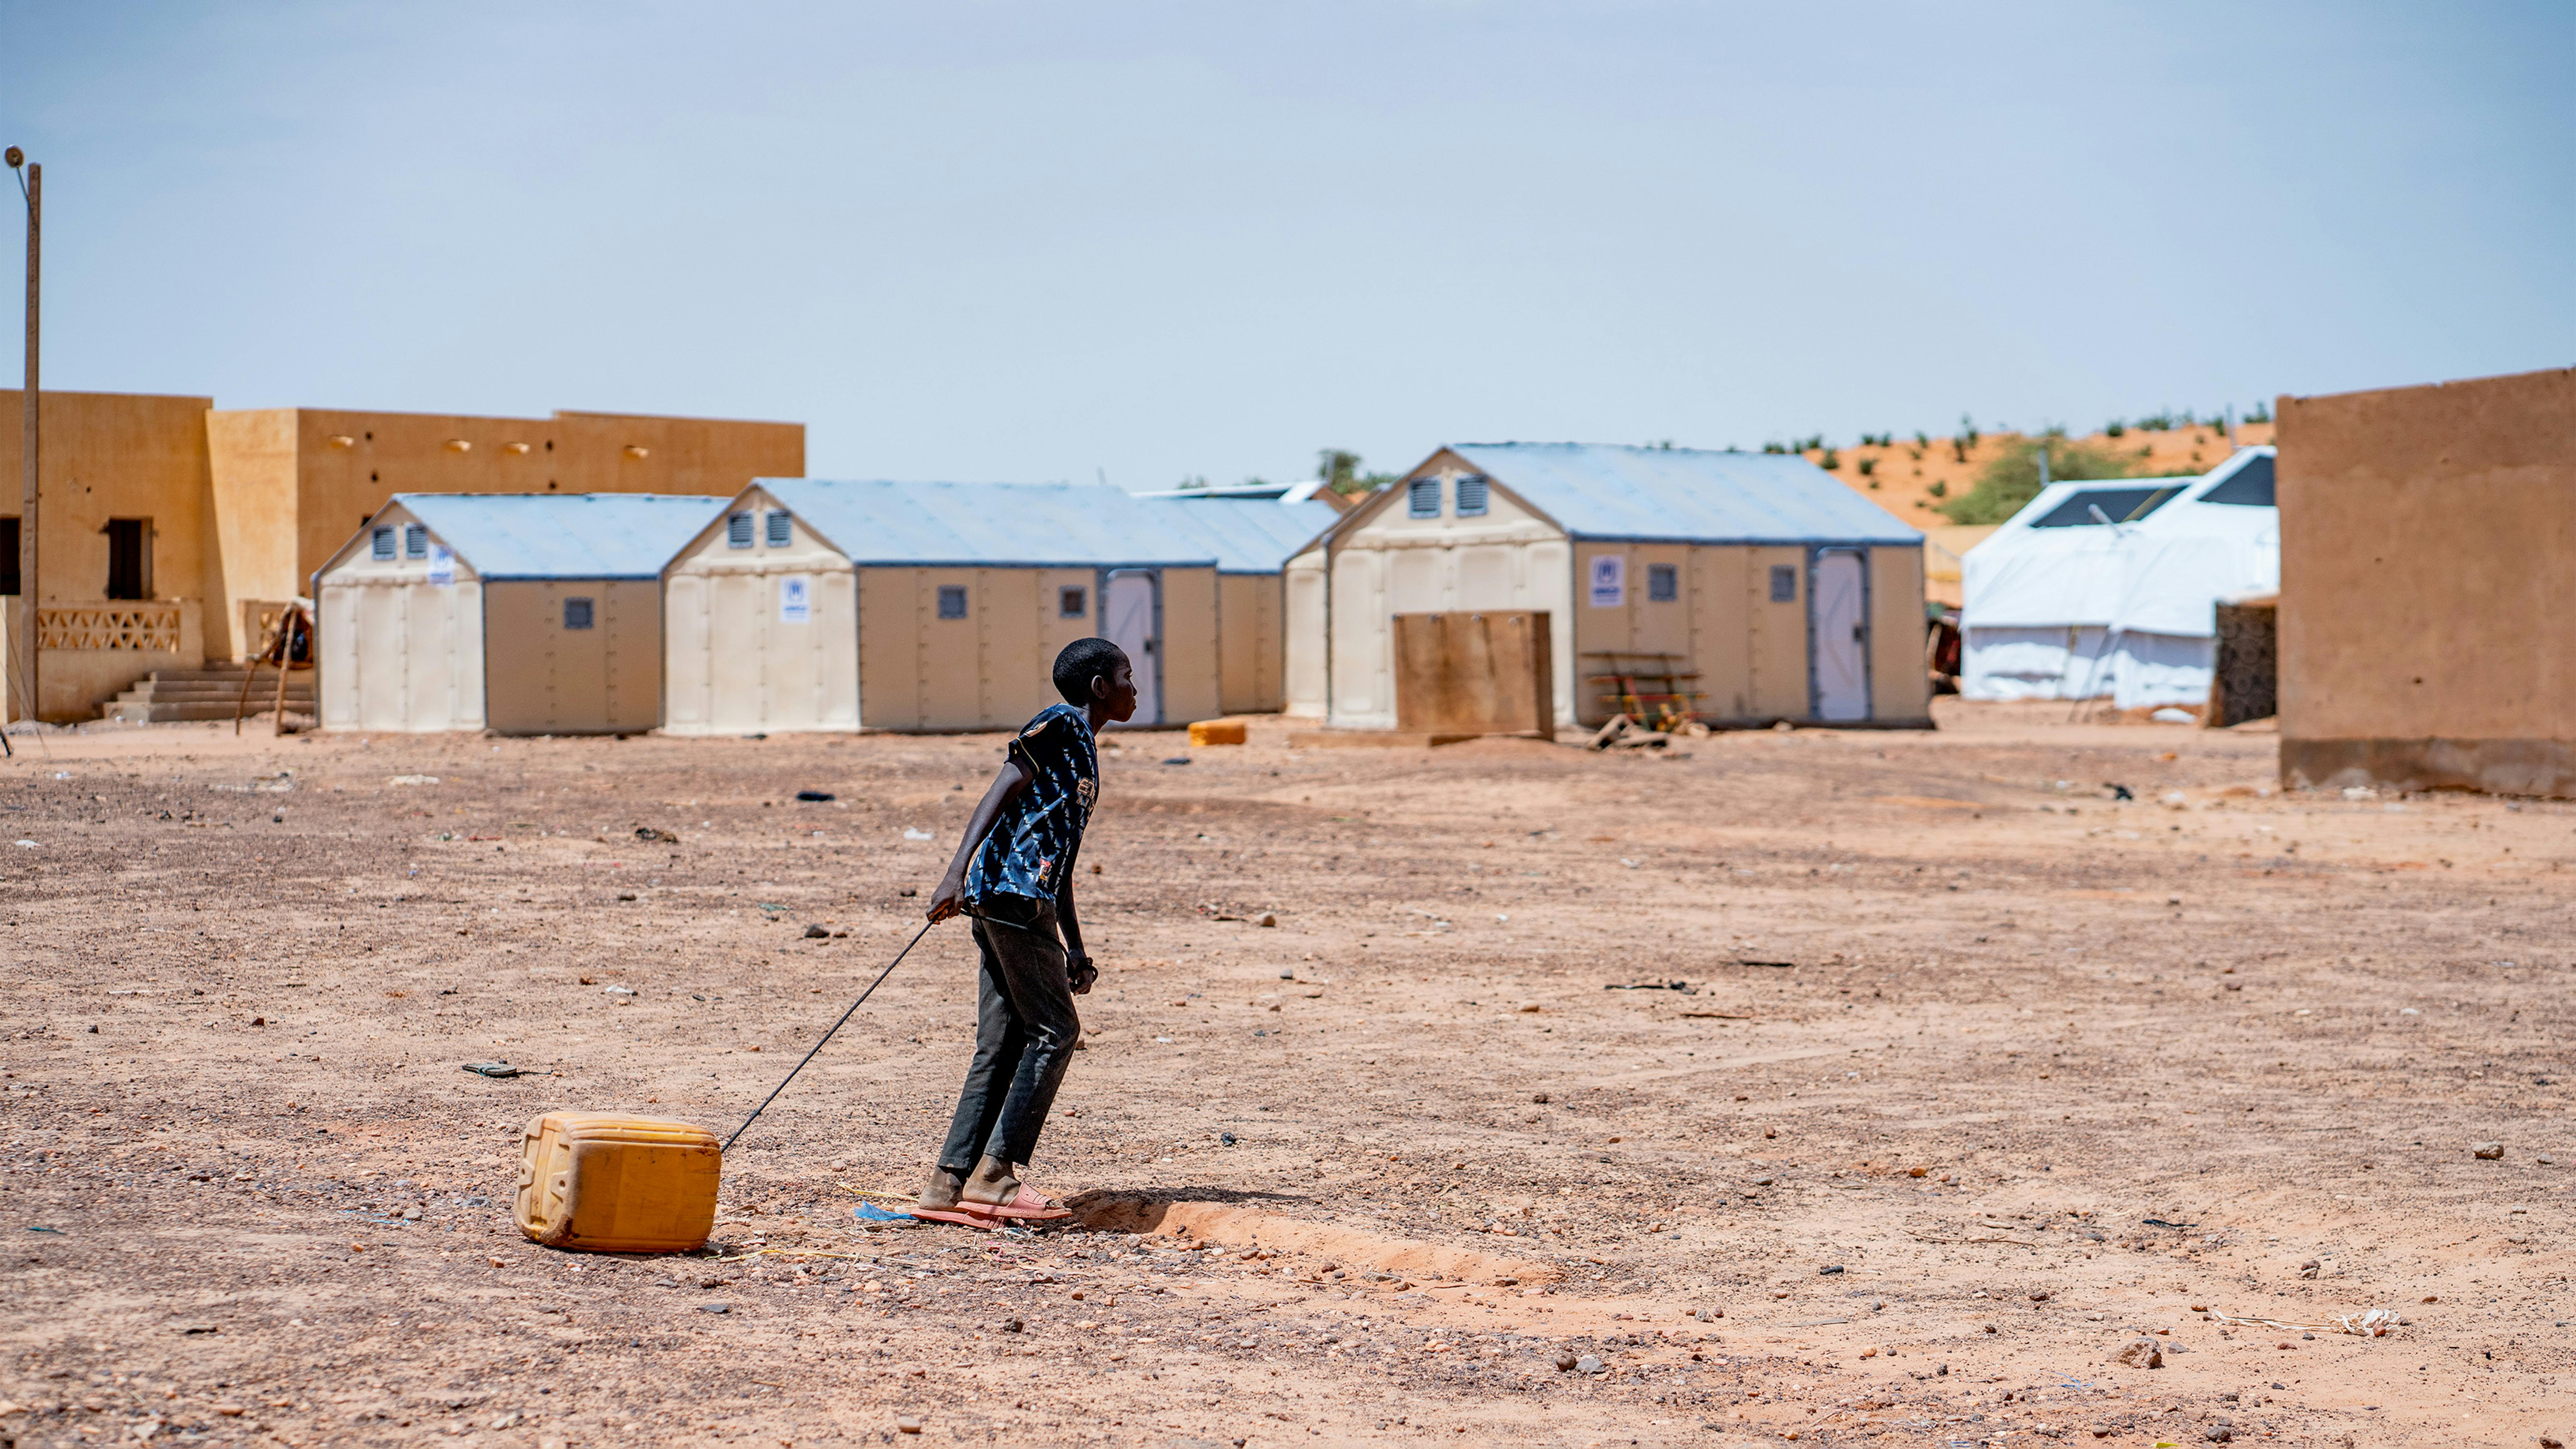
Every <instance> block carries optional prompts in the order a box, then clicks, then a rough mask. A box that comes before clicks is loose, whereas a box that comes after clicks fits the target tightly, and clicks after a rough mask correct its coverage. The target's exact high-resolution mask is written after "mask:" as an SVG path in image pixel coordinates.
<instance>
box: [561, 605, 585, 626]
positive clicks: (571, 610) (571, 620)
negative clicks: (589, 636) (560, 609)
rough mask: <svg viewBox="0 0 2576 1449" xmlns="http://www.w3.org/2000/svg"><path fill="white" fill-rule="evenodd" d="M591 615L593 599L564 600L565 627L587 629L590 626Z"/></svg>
mask: <svg viewBox="0 0 2576 1449" xmlns="http://www.w3.org/2000/svg"><path fill="white" fill-rule="evenodd" d="M590 616H591V601H590V600H588V599H566V600H564V627H565V628H567V629H587V628H589V627H590Z"/></svg>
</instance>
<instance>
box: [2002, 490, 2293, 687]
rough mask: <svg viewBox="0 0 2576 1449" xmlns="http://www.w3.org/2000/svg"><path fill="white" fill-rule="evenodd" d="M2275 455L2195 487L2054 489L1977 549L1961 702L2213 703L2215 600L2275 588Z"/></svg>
mask: <svg viewBox="0 0 2576 1449" xmlns="http://www.w3.org/2000/svg"><path fill="white" fill-rule="evenodd" d="M2272 468H2273V450H2272V449H2270V448H2243V449H2239V450H2238V451H2237V453H2236V456H2234V457H2232V458H2230V459H2228V460H2227V461H2226V462H2225V463H2222V464H2220V465H2219V466H2218V467H2217V468H2215V469H2213V470H2212V471H2210V472H2208V473H2206V474H2203V475H2202V476H2200V477H2198V478H2123V479H2113V480H2096V481H2088V482H2080V483H2056V484H2051V485H2050V486H2049V487H2047V488H2046V489H2043V490H2042V491H2041V492H2040V495H2039V496H2038V497H2037V498H2034V499H2032V500H2031V501H2030V503H2029V505H2028V506H2026V507H2024V508H2023V509H2022V510H2021V512H2019V513H2016V514H2014V515H2013V517H2012V519H2011V521H2010V522H2007V523H2006V524H2004V525H2003V526H2002V527H2001V528H1999V529H1997V530H1995V533H1994V535H1993V536H1992V537H1991V538H1988V539H1987V540H1986V541H1985V542H1984V543H1981V544H1979V545H1977V546H1976V547H1975V548H1974V549H1971V550H1969V552H1968V555H1967V559H1966V571H1965V578H1964V580H1963V585H1964V589H1965V594H1966V601H1967V603H1966V608H1965V610H1964V619H1963V621H1962V624H1961V630H1960V643H1961V646H1962V658H1961V663H1960V674H1959V692H1960V693H1961V694H1963V695H1965V696H1966V697H1968V698H1970V699H2091V698H2097V697H2099V696H2102V695H2109V696H2110V697H2111V699H2112V702H2113V703H2114V704H2116V705H2118V706H2119V707H2120V708H2122V709H2137V708H2143V707H2147V706H2153V705H2166V704H2198V703H2200V702H2202V701H2203V700H2205V699H2207V698H2208V696H2209V681H2210V671H2211V669H2212V668H2213V667H2214V665H2215V659H2216V654H2215V651H2216V648H2217V619H2216V606H2217V601H2218V600H2219V599H2221V598H2223V597H2225V596H2227V595H2231V594H2238V593H2245V592H2248V591H2256V590H2269V589H2277V588H2279V587H2280V582H2281V524H2280V513H2279V510H2277V509H2275V508H2274V507H2273V506H2272Z"/></svg>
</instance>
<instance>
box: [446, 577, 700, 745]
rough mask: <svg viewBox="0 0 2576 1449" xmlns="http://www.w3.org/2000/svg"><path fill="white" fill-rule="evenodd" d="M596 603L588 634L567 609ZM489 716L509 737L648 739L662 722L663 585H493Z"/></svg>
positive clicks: (486, 614)
mask: <svg viewBox="0 0 2576 1449" xmlns="http://www.w3.org/2000/svg"><path fill="white" fill-rule="evenodd" d="M576 599H587V600H589V601H590V606H591V607H590V617H591V624H590V627H589V628H587V629H571V628H567V627H565V609H566V605H567V604H568V603H569V602H570V601H572V600H576ZM483 619H484V632H485V644H484V675H483V680H484V685H483V689H484V696H483V697H484V713H485V718H486V719H487V721H488V723H489V727H490V728H491V729H492V730H493V731H495V732H496V733H499V734H505V735H598V734H641V733H643V732H644V731H646V730H649V729H652V728H653V727H654V726H655V725H657V724H659V723H660V722H661V714H662V589H661V585H660V583H659V582H658V581H656V580H653V579H503V580H495V581H492V582H487V583H485V584H484V585H483Z"/></svg>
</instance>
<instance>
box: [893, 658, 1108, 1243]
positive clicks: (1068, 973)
mask: <svg viewBox="0 0 2576 1449" xmlns="http://www.w3.org/2000/svg"><path fill="white" fill-rule="evenodd" d="M1055 688H1056V692H1057V693H1058V694H1061V695H1063V696H1064V698H1065V702H1064V703H1063V704H1051V705H1048V706H1047V707H1046V708H1045V709H1043V710H1040V711H1039V712H1038V715H1037V717H1036V718H1035V719H1032V720H1030V721H1029V723H1028V725H1027V727H1026V728H1024V729H1022V730H1021V731H1020V734H1019V738H1017V739H1015V740H1013V741H1011V752H1010V759H1009V760H1008V761H1006V762H1005V763H1004V764H1003V766H1002V772H1001V773H1000V774H999V775H996V776H995V777H994V778H993V788H991V789H990V790H987V791H985V792H984V799H983V802H982V803H981V804H979V805H977V806H976V807H975V814H974V816H973V818H971V819H969V820H968V821H967V822H966V838H965V840H964V841H962V842H961V843H960V844H959V845H958V847H957V858H956V859H955V860H953V861H951V862H949V866H948V874H947V875H946V876H944V877H942V878H941V879H940V882H939V889H938V891H937V892H936V893H934V894H933V895H932V896H931V898H930V919H932V920H933V921H944V920H946V919H948V918H949V917H950V916H953V915H957V914H959V913H960V912H963V913H964V914H966V915H969V916H972V917H974V918H975V925H974V932H975V947H976V950H977V951H978V952H979V953H980V954H981V956H982V957H983V970H982V984H981V987H980V989H979V992H978V996H979V1000H978V1002H977V1006H976V1012H975V1060H974V1064H973V1065H971V1066H969V1067H968V1068H967V1069H966V1086H965V1089H964V1090H963V1091H961V1092H960V1093H959V1094H958V1097H957V1115H956V1118H955V1120H954V1121H953V1122H951V1123H950V1124H949V1128H948V1141H947V1143H946V1145H944V1146H942V1147H941V1148H940V1150H939V1161H938V1164H937V1165H936V1166H934V1167H933V1168H931V1170H930V1180H929V1182H928V1183H926V1184H924V1185H923V1187H922V1189H921V1204H920V1206H919V1207H918V1208H917V1209H916V1210H915V1213H914V1215H915V1216H917V1217H925V1218H936V1219H938V1220H940V1221H942V1222H952V1223H964V1224H966V1225H968V1226H970V1227H987V1228H989V1227H992V1226H994V1225H995V1224H996V1223H998V1222H1000V1221H1003V1220H1005V1219H1055V1218H1064V1217H1070V1216H1072V1214H1071V1212H1070V1211H1069V1210H1068V1209H1066V1208H1065V1207H1064V1206H1063V1205H1061V1204H1059V1203H1055V1202H1051V1201H1049V1200H1047V1199H1046V1198H1043V1197H1040V1196H1039V1195H1038V1194H1036V1193H1033V1192H1030V1191H1029V1190H1028V1189H1026V1188H1024V1187H1022V1186H1021V1184H1020V1179H1019V1175H1018V1174H1019V1171H1020V1169H1021V1168H1022V1167H1024V1166H1025V1165H1026V1164H1027V1162H1028V1160H1029V1157H1030V1155H1031V1154H1032V1153H1033V1152H1034V1151H1035V1150H1036V1148H1037V1144H1038V1132H1039V1130H1040V1129H1041V1128H1043V1127H1044V1126H1045V1125H1046V1116H1047V1110H1048V1108H1049V1107H1051V1106H1053V1105H1054V1103H1055V1092H1056V1087H1057V1085H1058V1084H1059V1083H1061V1082H1062V1081H1063V1080H1064V1069H1065V1067H1066V1066H1067V1065H1068V1064H1069V1062H1070V1060H1071V1054H1072V1052H1073V1044H1074V1043H1075V1042H1076V1041H1077V1040H1079V1039H1080V1038H1081V1035H1082V1022H1081V1020H1080V1019H1079V1018H1078V1017H1077V1016H1075V1014H1074V1008H1073V998H1075V997H1076V996H1080V995H1082V994H1084V993H1085V992H1088V991H1089V990H1091V983H1092V982H1093V981H1094V980H1095V979H1097V978H1098V976H1099V974H1100V973H1099V972H1098V971H1097V970H1095V969H1094V968H1093V966H1092V964H1091V958H1090V957H1089V956H1087V955H1085V954H1083V950H1082V923H1081V922H1080V921H1079V920H1077V919H1075V917H1074V911H1073V865H1074V859H1075V857H1077V856H1079V855H1080V854H1081V853H1082V830H1083V827H1084V826H1085V825H1086V824H1088V823H1089V822H1090V819H1091V804H1092V801H1093V800H1094V798H1096V797H1097V796H1098V794H1099V790H1100V756H1099V753H1098V750H1097V748H1096V746H1095V744H1094V741H1095V739H1096V738H1097V737H1098V735H1099V733H1100V727H1101V726H1102V725H1104V724H1107V723H1110V722H1112V721H1119V722H1123V721H1125V720H1128V719H1130V718H1133V717H1134V715H1135V713H1136V678H1135V674H1134V672H1133V670H1132V669H1131V668H1130V666H1129V664H1128V662H1127V656H1126V654H1125V653H1124V652H1123V651H1121V650H1120V649H1119V647H1118V646H1117V645H1115V644H1112V643H1110V642H1109V641H1108V640H1106V639H1077V640H1075V641H1074V642H1072V643H1071V644H1068V645H1066V646H1065V647H1064V652H1063V653H1061V654H1058V655H1057V656H1056V657H1055ZM1059 931H1061V932H1062V933H1063V934H1062V939H1061V940H1059V939H1058V935H1057V933H1058V932H1059Z"/></svg>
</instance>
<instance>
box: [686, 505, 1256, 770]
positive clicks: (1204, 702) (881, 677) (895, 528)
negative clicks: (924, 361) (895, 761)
mask: <svg viewBox="0 0 2576 1449" xmlns="http://www.w3.org/2000/svg"><path fill="white" fill-rule="evenodd" d="M663 608H664V611H665V619H666V632H667V636H668V641H669V642H668V645H667V658H668V674H669V685H668V689H667V691H666V694H665V699H664V711H663V728H664V729H665V730H666V731H668V732H670V733H673V734H749V733H776V732H779V731H815V730H827V731H828V730H857V729H885V730H981V729H1009V728H1014V727H1016V726H1018V725H1020V724H1022V723H1024V722H1025V721H1026V720H1027V719H1028V717H1029V716H1030V715H1033V714H1035V713H1037V712H1038V711H1039V710H1040V709H1042V708H1044V707H1045V706H1046V705H1048V704H1050V703H1053V702H1054V701H1055V699H1056V693H1055V688H1054V686H1053V684H1052V683H1051V682H1050V677H1049V670H1050V668H1051V666H1052V665H1053V664H1054V662H1055V656H1056V652H1057V651H1058V650H1060V649H1062V648H1063V647H1064V646H1065V645H1067V644H1070V643H1072V642H1073V641H1074V640H1076V639H1080V638H1084V637H1086V636H1090V635H1099V636H1101V637H1104V638H1107V639H1110V640H1112V641H1115V642H1116V643H1117V644H1119V645H1120V646H1121V647H1123V648H1125V649H1126V651H1127V655H1128V658H1129V659H1130V660H1131V661H1133V663H1134V665H1135V671H1136V687H1137V691H1138V702H1137V709H1136V718H1135V720H1134V721H1133V722H1132V723H1134V724H1137V725H1154V724H1161V723H1165V722H1185V721H1188V720H1192V719H1204V718H1207V717H1208V716H1210V715H1214V714H1216V713H1218V712H1219V703H1218V689H1217V576H1216V559H1215V557H1214V555H1213V553H1212V551H1211V550H1209V549H1208V548H1207V547H1205V546H1204V545H1200V544H1195V543H1192V542H1189V541H1187V540H1185V539H1182V538H1180V537H1177V536H1176V535H1175V534H1174V533H1173V532H1172V531H1171V530H1170V529H1169V528H1167V527H1165V526H1164V524H1163V523H1162V521H1161V518H1160V515H1159V514H1158V513H1157V512H1156V511H1155V510H1153V509H1151V508H1149V507H1148V506H1147V505H1145V504H1143V503H1139V502H1137V501H1136V500H1135V499H1133V498H1130V497H1129V496H1128V495H1127V494H1125V493H1122V492H1120V491H1119V490H1117V489H1115V488H1111V487H1108V486H1106V485H1104V484H1069V483H888V482H859V483H846V482H829V481H824V480H820V479H805V478H792V479H791V478H764V479H762V480H760V481H759V482H757V483H755V484H753V485H752V486H751V487H750V488H747V489H745V490H744V491H743V492H742V493H741V495H740V496H738V497H736V498H735V499H734V500H733V501H732V502H731V503H730V504H729V505H727V506H726V507H725V509H724V510H723V512H722V514H721V516H719V517H717V518H715V519H713V520H711V521H709V522H708V523H707V525H706V526H705V527H704V528H703V529H701V530H699V531H698V533H697V536H696V537H695V538H692V539H690V540H689V541H688V542H687V544H686V546H684V547H683V548H681V549H679V550H678V551H677V555H676V557H674V558H673V559H672V560H671V561H670V565H669V567H668V569H667V570H665V572H664V575H663Z"/></svg>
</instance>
